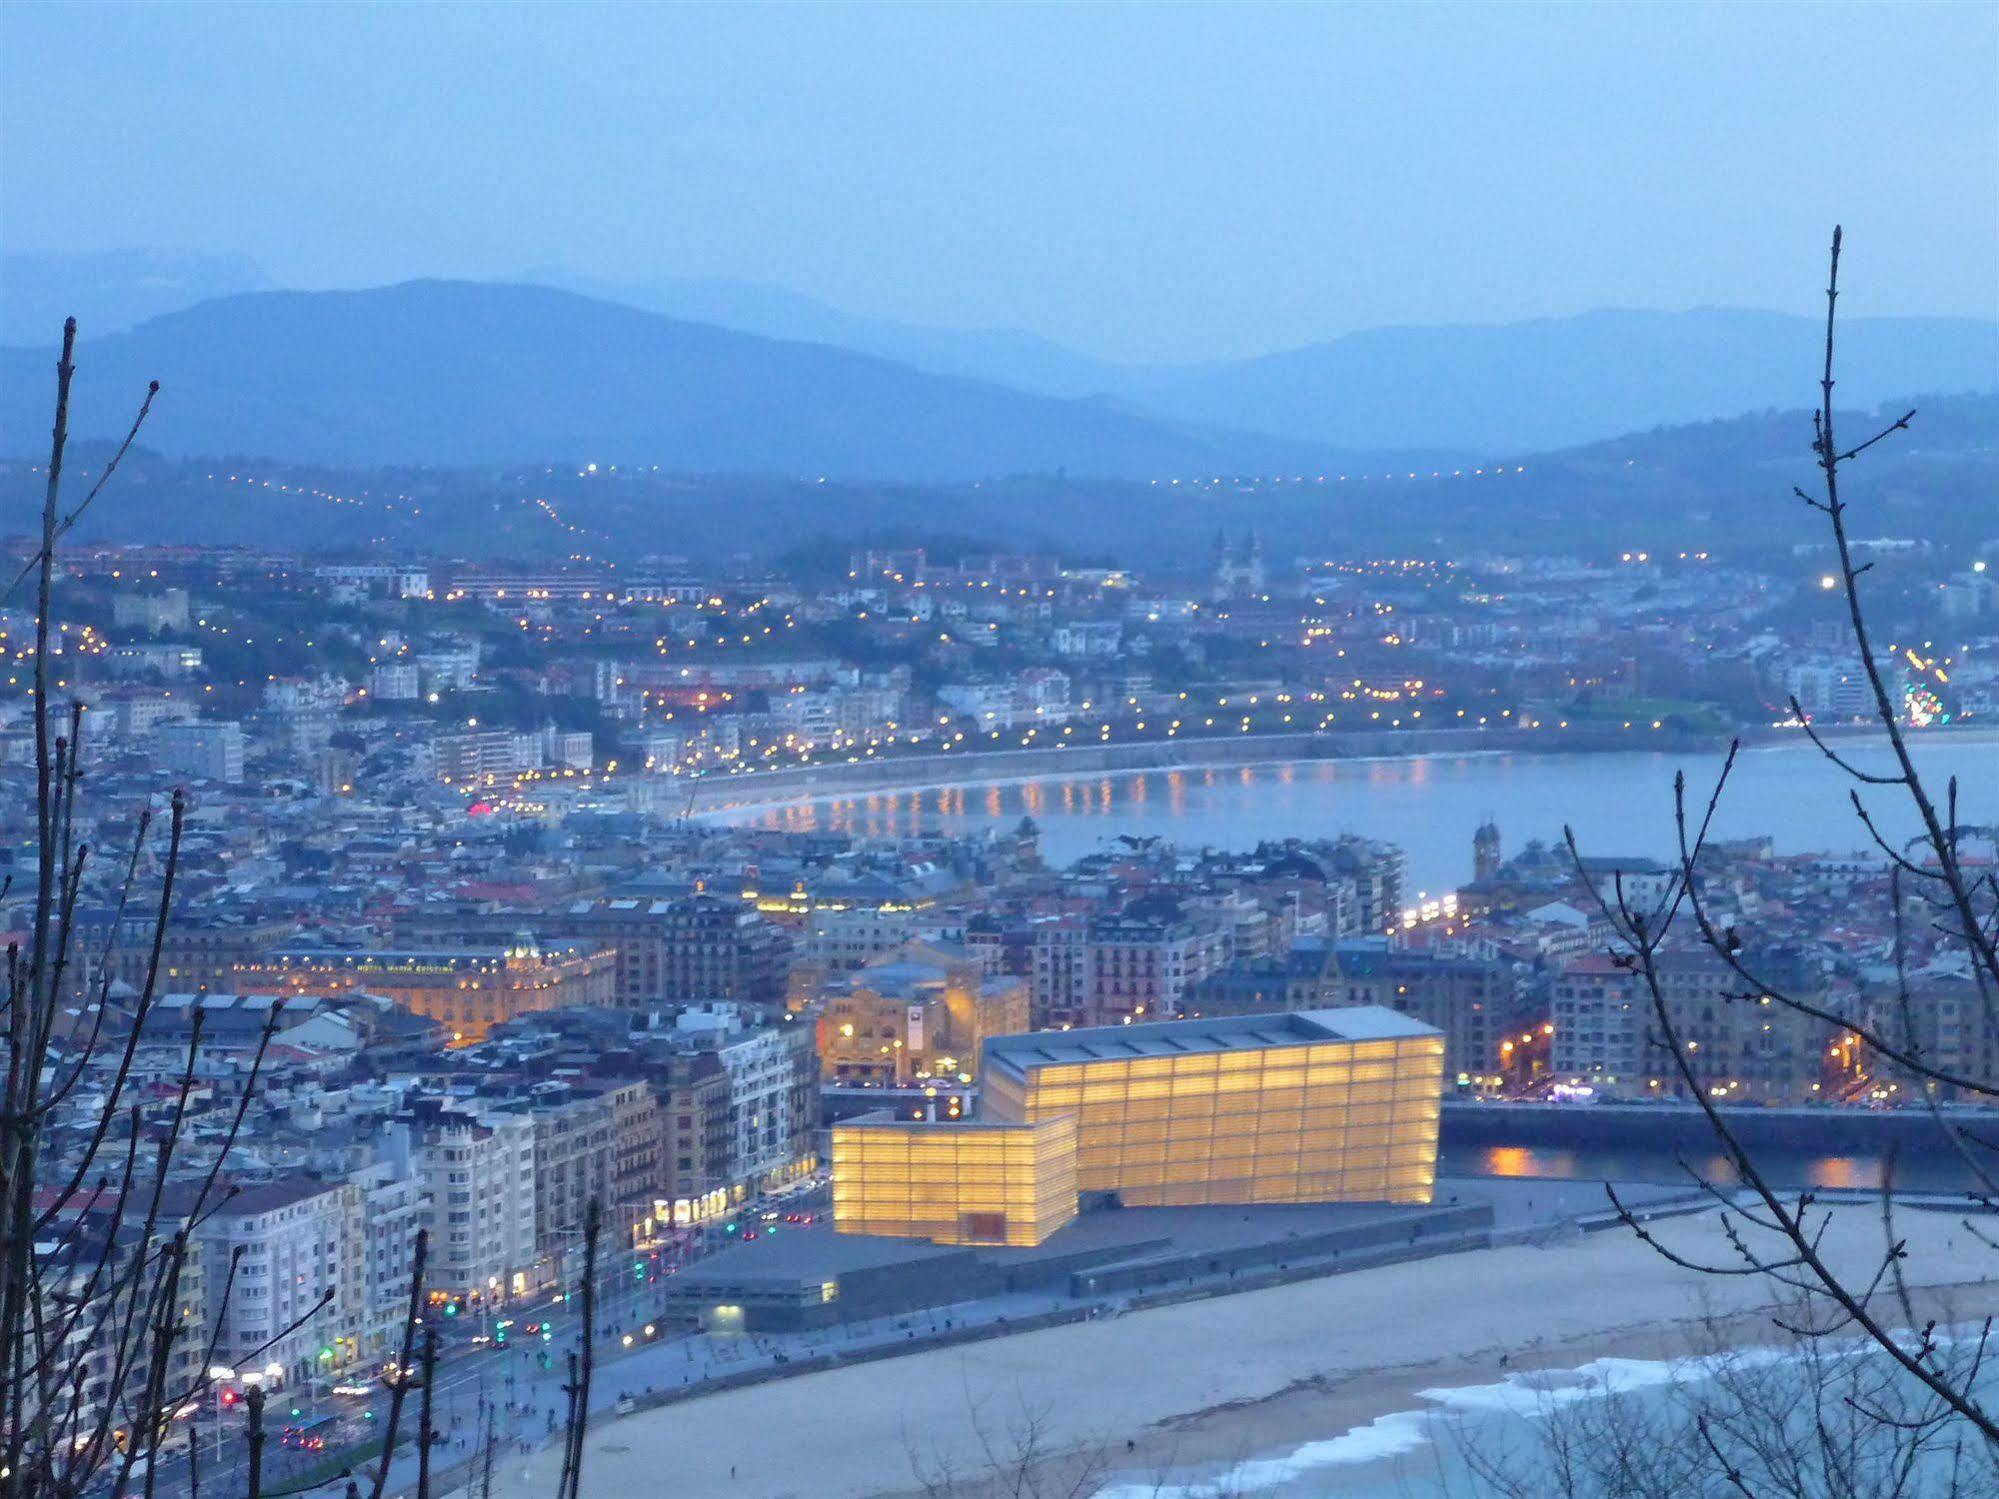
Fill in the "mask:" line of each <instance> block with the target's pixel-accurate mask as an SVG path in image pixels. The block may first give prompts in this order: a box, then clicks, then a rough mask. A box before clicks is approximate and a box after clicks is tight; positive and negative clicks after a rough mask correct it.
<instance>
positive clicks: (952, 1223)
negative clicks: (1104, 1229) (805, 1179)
mask: <svg viewBox="0 0 1999 1499" xmlns="http://www.w3.org/2000/svg"><path fill="white" fill-rule="evenodd" d="M1075 1216H1076V1121H1075V1118H1074V1117H1073V1116H1072V1115H1069V1114H1059V1115H1052V1116H1050V1117H1049V1118H1047V1119H1043V1120H1039V1121H1036V1122H1034V1123H1023V1122H1016V1123H1002V1122H976V1123H954V1124H939V1123H931V1122H926V1121H922V1120H908V1119H895V1118H893V1117H891V1116H890V1115H888V1114H866V1115H862V1116H861V1117H860V1118H858V1119H849V1120H846V1121H845V1122H843V1123H840V1124H836V1125H834V1126H833V1221H834V1224H835V1225H836V1226H837V1228H838V1229H839V1231H840V1232H841V1233H847V1234H887V1235H892V1236H894V1237H897V1238H913V1239H929V1240H932V1241H933V1242H935V1243H938V1244H1013V1245H1033V1244H1039V1243H1040V1242H1041V1241H1042V1240H1043V1239H1045V1238H1047V1237H1048V1236H1049V1235H1050V1234H1052V1233H1054V1232H1055V1230H1057V1229H1058V1228H1061V1227H1062V1226H1063V1225H1064V1224H1066V1223H1068V1222H1069V1221H1070V1219H1072V1218H1074V1217H1075Z"/></svg>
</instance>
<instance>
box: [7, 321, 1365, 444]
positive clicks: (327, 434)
mask: <svg viewBox="0 0 1999 1499" xmlns="http://www.w3.org/2000/svg"><path fill="white" fill-rule="evenodd" d="M78 363H79V368H80V369H81V371H82V372H83V373H82V374H81V375H80V377H79V379H78V382H77V387H76V393H75V396H74V399H73V403H72V423H73V426H74V429H75V431H76V432H77V434H78V436H79V437H83V438H90V437H109V436H112V435H115V434H116V433H118V432H119V431H121V430H122V429H123V426H124V425H125V423H127V422H128V421H129V419H130V409H131V402H132V400H134V399H135V398H136V392H138V391H141V390H143V389H144V387H145V382H146V381H147V380H148V379H152V378H157V379H159V380H160V382H161V385H162V391H161V395H160V399H159V402H158V404H157V407H156V410H155V415H154V419H153V421H152V422H151V423H150V424H149V425H148V427H147V431H146V438H147V441H148V442H149V443H150V444H152V445H153V446H154V447H156V448H157V449H159V450H160V451H161V452H164V453H168V454H171V455H182V456H184V455H190V454H196V453H207V454H240V455H249V456H261V457H269V458H274V459H280V460H289V461H299V462H321V463H333V464H342V465H379V464H429V465H440V466H477V465H483V464H510V463H529V462H543V461H554V462H586V461H603V462H607V463H609V462H617V463H623V464H628V465H657V466H659V467H661V468H665V469H669V470H675V471H680V472H695V473H702V472H740V473H762V474H773V475H791V476H804V477H813V476H820V475H830V476H835V477H848V478H875V479H897V480H916V481H928V480H939V479H961V478H979V477H985V476H990V475H999V474H1007V473H1023V472H1043V473H1048V472H1057V471H1064V470H1067V471H1073V472H1076V473H1079V474H1096V475H1106V476H1125V477H1134V476H1136V477H1150V476H1154V475H1162V474H1163V475H1176V474H1193V473H1214V472H1238V471H1248V472H1257V471H1261V470H1264V469H1270V468H1283V469H1286V470H1298V471H1306V470H1311V471H1316V470H1318V469H1320V468H1323V467H1327V466H1332V465H1334V464H1336V463H1337V462H1338V461H1339V458H1340V455H1338V454H1335V453H1331V452H1329V451H1328V450H1326V449H1325V448H1323V447H1322V446H1320V445H1317V444H1311V443H1301V442H1297V441H1295V440H1291V439H1284V438H1278V437H1271V436H1267V435H1263V434H1243V433H1230V432H1225V431H1220V430H1214V429H1209V428H1206V427H1204V426H1202V425H1200V424H1197V423H1185V422H1169V421H1162V420H1159V419H1156V418H1150V417H1145V416H1136V415H1132V414H1129V413H1126V412H1123V411H1119V410H1117V409H1115V408H1114V407H1113V406H1112V405H1111V404H1110V403H1108V402H1106V401H1102V400H1081V401H1064V400H1057V399H1054V398H1051V397H1047V396H1040V395H1034V394H1031V393H1027V392H1022V391H1018V390H1015V389H1012V388H1011V387H1007V386H1002V385H996V384H991V383H988V382H982V381H976V380H970V379H965V378H962V377H956V376H942V375H933V374H928V373H925V372H923V371H919V370H915V369H911V368H910V367H908V366H906V365H901V364H896V363H892V362H890V361H887V360H884V359H879V358H876V357H874V356H872V355H866V354H858V353H854V352H852V351H850V350H846V349H839V348H835V347H832V346H830V345H826V344H814V343H801V342H788V341H780V340H774V339H768V338H761V337H758V336H755V335H752V334H745V333H739V332H735V331H733V330H729V329H724V328H718V327H715V326H713V325H711V324H704V323H689V322H681V321H677V320H674V319H669V318H665V317H660V316H658V315H655V314H652V313H646V312H641V311H638V310H636V309H633V308H630V307H626V306H623V305H621V304H617V303H612V302H603V301H596V300H592V299H590V298H587V297H582V296H578V295H576V294H574V293H571V292H565V291H559V290H554V289H551V288H547V287H533V286H514V285H496V284H492V283H483V282H462V281H412V282H405V283H403V284H401V285H399V286H392V287H383V288H379V289H375V290H369V291H354V292H259V293H252V294H248V295H243V296H234V297H226V298H221V299H218V300H215V301H210V302H203V303H200V304H198V305H196V306H194V307H191V308H188V309H186V310H184V311H181V312H177V313H172V314H168V315H166V316H164V317H159V318H154V319H152V320H150V321H148V322H146V323H143V324H141V325H140V326H139V327H137V328H135V329H133V330H132V331H131V332H129V333H121V334H113V335H111V336H109V337H105V338H99V339H93V340H90V341H88V342H86V343H85V344H83V345H82V346H81V348H80V350H79V354H78ZM47 368H48V351H47V350H46V348H40V349H10V350H4V351H0V375H4V377H5V378H4V379H0V419H4V425H5V427H6V428H7V429H8V430H11V431H16V432H28V431H35V430H37V429H38V428H41V427H44V426H46V423H47V413H46V404H47V400H48V390H47V379H46V374H47Z"/></svg>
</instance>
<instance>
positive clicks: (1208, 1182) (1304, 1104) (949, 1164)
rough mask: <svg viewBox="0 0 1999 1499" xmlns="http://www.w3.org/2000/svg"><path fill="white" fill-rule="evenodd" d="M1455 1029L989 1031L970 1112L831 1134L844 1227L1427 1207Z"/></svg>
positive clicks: (901, 1232)
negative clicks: (1091, 1206)
mask: <svg viewBox="0 0 1999 1499" xmlns="http://www.w3.org/2000/svg"><path fill="white" fill-rule="evenodd" d="M1443 1087H1444V1036H1443V1033H1442V1032H1441V1031H1438V1030H1436V1029H1435V1028H1434V1027H1431V1026H1427V1025H1424V1024H1422V1023H1421V1022H1420V1021H1415V1020H1411V1019H1409V1018H1407V1017H1406V1016H1403V1015H1399V1014H1397V1013H1395V1012H1394V1011H1392V1010H1388V1009H1383V1008H1381V1007H1378V1006H1369V1005H1362V1006H1356V1007H1354V1008H1351V1009H1344V1010H1298V1011H1287V1012H1283V1013H1280V1014H1274V1015H1239V1016H1226V1017H1221V1018H1217V1019H1209V1020H1180V1021H1169V1022H1165V1023H1162V1024H1153V1025H1130V1026H1103V1027H1099V1028H1097V1029H1093V1030H1078V1031H1035V1032H1029V1033H1027V1034H1024V1035H1016V1036H1000V1037H995V1038H993V1039H991V1040H989V1041H988V1042H987V1044H986V1051H985V1069H984V1077H983V1080H982V1093H981V1099H980V1105H979V1118H978V1119H977V1120H976V1121H975V1122H971V1123H964V1124H957V1123H951V1124H946V1123H938V1122H928V1121H923V1120H898V1119H895V1118H894V1117H892V1116H891V1115H889V1114H886V1113H882V1114H872V1115H867V1116H865V1117H863V1118H860V1119H855V1120H849V1121H848V1122H846V1123H844V1124H838V1125H835V1126H834V1127H833V1213H834V1221H835V1224H836V1226H837V1227H838V1229H839V1230H840V1231H841V1232H842V1233H863V1234H888V1235H894V1236H897V1237H909V1238H923V1239H932V1240H935V1241H936V1242H937V1243H940V1244H1023V1245H1025V1244H1038V1243H1040V1242H1041V1241H1042V1240H1043V1239H1045V1238H1047V1237H1048V1235H1049V1234H1051V1233H1053V1232H1054V1231H1055V1230H1056V1229H1058V1228H1060V1227H1062V1226H1063V1225H1064V1224H1066V1223H1067V1222H1069V1220H1070V1219H1072V1218H1073V1217H1075V1215H1076V1209H1077V1194H1078V1193H1079V1192H1107V1193H1108V1192H1114V1193H1116V1194H1117V1196H1118V1198H1119V1200H1120V1201H1122V1202H1123V1203H1124V1204H1125V1205H1126V1206H1127V1207H1195V1206H1205V1205H1224V1204H1237V1205H1240V1204H1250V1203H1283V1202H1382V1203H1398V1204H1405V1205H1420V1204H1426V1203H1428V1202H1429V1201H1430V1200H1431V1196H1432V1193H1433V1192H1434V1190H1435V1186H1436V1179H1437V1125H1438V1118H1439V1114H1440V1111H1441V1107H1442V1099H1443Z"/></svg>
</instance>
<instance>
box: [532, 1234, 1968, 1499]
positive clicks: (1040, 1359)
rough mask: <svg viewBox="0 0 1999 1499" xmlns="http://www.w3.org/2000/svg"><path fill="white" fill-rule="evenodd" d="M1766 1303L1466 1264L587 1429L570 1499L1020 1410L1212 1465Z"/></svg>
mask: <svg viewBox="0 0 1999 1499" xmlns="http://www.w3.org/2000/svg"><path fill="white" fill-rule="evenodd" d="M1833 1215H1834V1216H1833V1222H1832V1224H1831V1226H1830V1228H1829V1229H1828V1231H1827V1233H1826V1236H1825V1244H1824V1252H1825V1254H1826V1257H1827V1259H1828V1260H1829V1261H1830V1262H1831V1263H1832V1264H1834V1265H1835V1266H1840V1267H1844V1268H1845V1272H1846V1273H1848V1274H1849V1275H1853V1276H1857V1277H1858V1278H1860V1279H1862V1280H1864V1279H1865V1278H1866V1276H1867V1275H1868V1274H1870V1273H1871V1271H1872V1268H1873V1265H1874V1264H1875V1263H1877V1262H1878V1258H1879V1255H1880V1252H1881V1223H1880V1217H1879V1211H1878V1209H1877V1208H1875V1207H1873V1206H1871V1205H1863V1204H1856V1205H1853V1206H1848V1207H1839V1208H1835V1209H1833ZM1897 1229H1898V1232H1899V1233H1900V1234H1901V1235H1902V1236H1903V1237H1905V1238H1906V1239H1907V1241H1908V1248H1909V1254H1908V1259H1907V1261H1906V1264H1905V1268H1906V1271H1907V1275H1908V1280H1909V1283H1910V1284H1911V1285H1912V1286H1916V1287H1924V1288H1929V1289H1930V1290H1931V1291H1932V1292H1933V1293H1934V1295H1935V1299H1936V1301H1937V1304H1938V1305H1939V1306H1941V1307H1943V1308H1944V1309H1946V1311H1947V1313H1948V1315H1950V1316H1952V1317H1960V1316H1971V1315H1976V1314H1982V1313H1984V1312H1987V1311H1992V1310H1995V1309H1999V1286H1989V1285H1986V1284H1985V1283H1984V1277H1985V1275H1986V1274H1987V1272H1989V1271H1990V1270H1991V1269H1992V1262H1993V1258H1994V1257H1993V1256H1992V1254H1991V1253H1990V1252H1989V1251H1987V1250H1985V1249H1983V1248H1982V1247H1981V1246H1979V1245H1978V1244H1977V1242H1976V1241H1975V1240H1974V1239H1973V1238H1972V1236H1971V1235H1970V1234H1969V1233H1968V1232H1967V1231H1966V1230H1965V1229H1964V1227H1963V1226H1962V1225H1961V1222H1960V1215H1958V1214H1957V1213H1955V1212H1923V1211H1916V1210H1905V1211H1904V1212H1903V1213H1902V1214H1900V1215H1899V1219H1898V1224H1897ZM1657 1231H1658V1233H1659V1236H1660V1238H1661V1240H1662V1241H1663V1242H1665V1243H1667V1244H1668V1245H1670V1246H1671V1247H1672V1248H1674V1249H1675V1250H1677V1251H1679V1252H1681V1253H1684V1254H1689V1255H1693V1256H1700V1257H1712V1258H1717V1259H1718V1260H1719V1261H1722V1262H1726V1261H1727V1260H1728V1258H1729V1256H1730V1253H1731V1251H1730V1250H1729V1248H1728V1246H1727V1243H1726V1241H1725V1240H1724V1239H1723V1238H1722V1236H1721V1233H1720V1231H1719V1228H1718V1225H1717V1222H1716V1219H1715V1217H1714V1215H1712V1214H1704V1215H1698V1216H1695V1217H1690V1218H1683V1219H1679V1220H1674V1221H1671V1222H1667V1223H1662V1224H1660V1225H1657ZM1773 1299H1775V1298H1774V1297H1773V1294H1772V1291H1771V1288H1770V1287H1769V1286H1768V1284H1767V1283H1766V1282H1764V1281H1762V1280H1761V1279H1759V1278H1754V1277H1729V1278H1710V1277H1702V1276H1698V1275H1695V1274H1693V1273H1692V1272H1690V1271H1687V1270H1683V1269H1680V1268H1678V1267H1676V1266H1673V1265H1671V1264H1669V1263H1667V1262H1666V1261H1665V1260H1663V1259H1662V1258H1661V1257H1660V1256H1659V1255H1658V1254H1657V1253H1655V1252H1654V1251H1653V1250H1651V1249H1649V1248H1647V1247H1646V1246H1645V1245H1643V1244H1641V1243H1639V1242H1637V1240H1636V1239H1634V1238H1633V1237H1632V1236H1631V1235H1630V1234H1629V1233H1627V1232H1625V1231H1623V1230H1621V1229H1614V1230H1609V1231H1605V1232H1601V1233H1597V1234H1593V1235H1589V1236H1587V1237H1583V1238H1580V1239H1576V1240H1571V1241H1568V1242H1564V1243H1561V1244H1558V1245H1556V1246H1554V1247H1549V1248H1534V1247H1509V1248H1504V1249H1493V1250H1480V1251H1474V1252H1471V1253H1468V1254H1463V1255H1454V1256H1449V1257H1445V1258H1439V1259H1430V1260H1423V1261H1418V1262H1414V1263H1410V1264H1404V1265H1395V1266H1388V1267H1383V1268H1380V1269H1374V1270H1366V1271H1359V1272H1354V1273H1350V1274H1346V1275H1336V1276H1331V1277H1328V1278H1325V1279H1321V1280H1312V1281H1304V1282H1299V1283H1295V1284H1292V1285H1287V1286H1281V1287H1276V1288H1273V1289H1269V1290H1264V1291H1255V1292H1248V1293H1245V1294H1242V1295H1236V1296H1225V1297H1218V1298H1215V1299H1212V1300H1206V1301H1199V1302H1193V1303H1189V1304H1185V1305H1180V1306H1173V1307H1163V1308H1159V1309H1156V1310H1151V1311H1144V1312H1136V1313H1131V1314H1128V1315H1126V1316H1123V1317H1120V1318H1116V1319H1113V1320H1109V1321H1101V1322H1091V1323H1083V1324H1077V1325H1073V1326H1067V1327H1060V1328H1052V1329H1047V1330H1044V1331H1039V1332H1032V1333H1024V1334H1020V1335H1017V1336H1013V1337H1005V1338H999V1339H994V1340H991V1341H988V1342H983V1343H977V1344H972V1345H969V1346H965V1347H960V1348H951V1349H943V1350H937V1351H934V1352H929V1353H921V1354H915V1355H912V1356H910V1357H907V1358H900V1359H889V1360H885V1361H882V1362H878V1363H872V1364H866V1365H860V1366H856V1367H853V1368H848V1369H841V1370H834V1371H830V1372H826V1373H819V1374H810V1375H804V1376H801V1377H798V1378H795V1379H785V1380H778V1381H775V1382H772V1383H769V1384H764V1385H759V1386H755V1387H752V1388H749V1389H742V1390H735V1391H730V1392H726V1393H722V1394H717V1395H713V1396H708V1397H704V1398H700V1399H695V1400H689V1401H685V1402H682V1403H679V1404H673V1405H668V1406H665V1407H662V1408H659V1409H656V1410H651V1411H642V1412H638V1413H636V1414H634V1415H631V1416H628V1417H625V1418H622V1419H618V1418H610V1417H599V1418H597V1420H596V1421H594V1422H593V1424H592V1427H591V1431H590V1434H589V1437H588V1441H587V1444H586V1446H587V1453H586V1459H585V1463H586V1478H585V1491H586V1492H591V1493H596V1494H600V1495H601V1494H620V1493H626V1492H649V1491H652V1490H653V1489H655V1488H657V1487H660V1486H665V1487H667V1488H669V1489H670V1490H671V1491H672V1492H674V1493H676V1494H685V1495H691V1496H707V1495H714V1496H729V1495H745V1496H757V1499H861V1496H884V1495H898V1496H899V1495H904V1494H909V1493H913V1492H918V1491H920V1483H919V1479H918V1475H917V1472H916V1470H915V1468H914V1466H913V1462H912V1454H913V1453H914V1454H916V1461H918V1462H922V1463H924V1464H926V1465H931V1466H935V1465H938V1464H945V1465H950V1466H952V1467H953V1468H955V1469H959V1470H963V1469H965V1468H968V1467H973V1466H976V1465H977V1464H978V1462H979V1461H980V1454H981V1450H982V1447H983V1446H984V1445H986V1444H988V1443H992V1442H997V1443H998V1444H999V1445H1001V1446H1006V1445H1008V1444H1009V1443H1010V1442H1011V1440H1012V1438H1013V1434H1014V1433H1015V1432H1017V1430H1018V1429H1019V1428H1020V1427H1021V1425H1022V1423H1023V1421H1024V1420H1027V1419H1031V1420H1032V1422H1033V1423H1034V1424H1035V1425H1036V1426H1037V1427H1038V1429H1039V1436H1040V1440H1042V1441H1043V1442H1045V1443H1046V1444H1047V1445H1048V1447H1049V1448H1051V1449H1054V1450H1063V1449H1078V1448H1101V1449H1103V1450H1106V1451H1110V1452H1113V1453H1115V1455H1116V1466H1118V1467H1121V1468H1126V1469H1141V1470H1143V1469H1149V1468H1158V1469H1164V1468H1167V1467H1175V1466H1180V1465H1184V1464H1189V1463H1197V1462H1203V1461H1216V1460H1222V1461H1227V1460H1234V1459H1237V1458H1240V1457H1243V1456H1245V1455H1247V1454H1249V1453H1252V1452H1258V1451H1265V1450H1269V1449H1272V1448H1280V1447H1283V1446H1284V1445H1286V1444H1288V1443H1297V1442H1303V1441H1307V1440H1311V1439H1313V1438H1319V1437H1327V1436H1331V1435H1335V1434H1337V1433H1339V1432H1341V1431H1344V1430H1346V1429H1348V1428H1349V1427H1353V1426H1357V1425H1362V1424H1365V1423H1366V1422H1368V1421H1370V1420H1372V1419H1374V1418H1375V1417H1377V1416H1380V1415H1384V1414H1388V1413H1390V1412H1393V1411H1399V1410H1407V1409H1410V1408H1412V1407H1414V1406H1416V1405H1418V1404H1420V1403H1421V1402H1420V1401H1419V1400H1417V1398H1416V1392H1417V1391H1418V1390H1421V1389H1425V1388H1433V1387H1438V1386H1453V1385H1473V1384H1483V1383H1489V1382H1491V1381H1492V1380H1494V1379H1498V1378H1501V1377H1503V1376H1504V1374H1505V1373H1506V1372H1508V1371H1509V1370H1519V1369H1523V1368H1536V1367H1549V1368H1566V1367H1573V1366H1575V1365H1577V1364H1581V1363H1585V1362H1588V1361H1589V1360H1591V1359H1593V1358H1598V1357H1602V1356H1605V1355H1620V1356H1626V1357H1634V1358H1654V1357H1670V1356H1674V1355H1677V1354H1680V1353H1684V1352H1686V1351H1687V1346H1688V1334H1689V1332H1690V1331H1691V1330H1692V1328H1693V1327H1694V1325H1695V1324H1697V1323H1699V1322H1700V1321H1701V1320H1702V1319H1704V1318H1713V1317H1722V1318H1732V1319H1734V1320H1733V1322H1732V1323H1731V1326H1733V1327H1735V1328H1739V1329H1740V1335H1741V1337H1742V1339H1743V1340H1744V1341H1755V1340H1756V1339H1757V1337H1758V1336H1759V1334H1760V1333H1761V1332H1763V1331H1767V1323H1765V1322H1763V1321H1762V1319H1760V1318H1756V1317H1753V1316H1750V1315H1748V1314H1750V1313H1753V1312H1755V1311H1757V1310H1759V1309H1761V1308H1763V1307H1765V1306H1767V1305H1768V1304H1769V1303H1770V1302H1771V1301H1772V1300H1773ZM1502 1355H1504V1356H1505V1357H1506V1359H1507V1364H1506V1365H1504V1366H1502V1365H1501V1363H1500V1359H1501V1356H1502ZM1127 1443H1130V1444H1131V1445H1130V1447H1129V1448H1128V1447H1127ZM558 1465H559V1454H558V1453H557V1452H556V1451H555V1450H553V1449H549V1450H544V1451H542V1452H539V1453H536V1454H534V1455H533V1456H532V1457H529V1458H515V1459H510V1460H508V1461H506V1462H505V1463H504V1464H503V1465H502V1466H501V1469H500V1471H498V1472H497V1473H496V1475H495V1482H494V1490H495V1492H496V1493H497V1494H500V1495H504V1496H508V1499H530V1496H534V1499H539V1496H542V1495H546V1494H548V1493H549V1492H551V1491H552V1489H553V1483H554V1477H555V1471H556V1468H557V1466H558Z"/></svg>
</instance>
